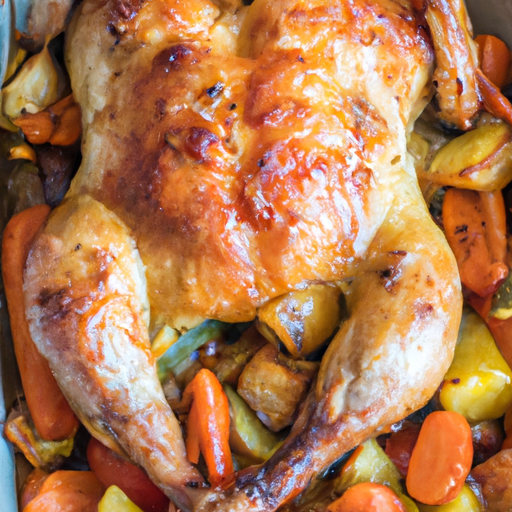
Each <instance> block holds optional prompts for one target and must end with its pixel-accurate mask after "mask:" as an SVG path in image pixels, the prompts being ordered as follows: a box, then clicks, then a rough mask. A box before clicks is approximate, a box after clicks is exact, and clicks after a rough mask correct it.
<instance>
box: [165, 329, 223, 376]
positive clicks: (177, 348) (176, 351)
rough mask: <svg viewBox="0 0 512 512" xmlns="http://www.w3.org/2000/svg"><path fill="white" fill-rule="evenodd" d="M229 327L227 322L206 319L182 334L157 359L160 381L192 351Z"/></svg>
mask: <svg viewBox="0 0 512 512" xmlns="http://www.w3.org/2000/svg"><path fill="white" fill-rule="evenodd" d="M228 328H229V326H228V325H227V324H224V323H222V322H219V321H217V320H206V321H205V322H203V323H202V324H201V325H199V326H198V327H196V328H195V329H191V330H190V331H188V332H186V333H185V334H182V335H181V336H180V338H179V339H178V341H177V342H176V343H174V344H172V345H171V346H170V347H169V349H168V350H167V351H166V352H165V354H163V355H162V356H161V357H160V359H158V361H157V369H158V378H159V379H160V382H164V381H165V378H166V375H168V374H169V373H171V374H172V373H173V372H174V371H175V370H176V368H177V367H178V366H179V365H180V364H181V363H183V362H184V361H186V360H187V359H188V358H189V357H190V354H192V352H194V351H195V350H197V349H198V348H199V347H201V346H202V345H204V344H205V343H206V342H208V341H209V340H212V339H214V338H217V337H219V336H221V335H222V333H224V332H225V331H226V330H227V329H228Z"/></svg>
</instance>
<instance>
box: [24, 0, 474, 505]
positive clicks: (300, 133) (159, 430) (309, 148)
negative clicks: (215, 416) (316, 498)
mask: <svg viewBox="0 0 512 512" xmlns="http://www.w3.org/2000/svg"><path fill="white" fill-rule="evenodd" d="M418 3H419V2H413V1H412V0H255V2H254V3H253V4H252V5H251V6H250V7H244V6H243V5H242V4H241V3H239V2H238V1H237V0H218V1H215V2H211V1H210V0H147V1H145V2H142V1H141V0H84V2H82V4H81V5H80V7H79V9H78V10H77V12H76V13H75V16H74V18H73V21H72V24H71V26H70V28H69V30H68V34H67V43H66V59H67V64H68V69H69V71H70V76H71V81H72V86H73V91H74V95H75V98H76V100H77V102H78V103H79V104H80V106H81V108H82V114H83V124H84V131H83V141H82V151H83V161H82V165H81V167H80V170H79V172H78V174H77V176H76V177H75V178H74V181H73V183H72V186H71V189H70V191H69V193H68V195H67V197H66V199H65V200H64V202H63V204H62V205H61V206H59V207H58V208H57V209H56V210H55V211H54V212H53V213H52V215H51V216H50V219H49V221H48V223H47V225H46V227H45V229H44V231H43V232H42V233H41V234H40V236H39V237H38V239H37V240H36V242H35V245H34V247H33V249H32V251H31V253H30V255H29V259H28V262H27V268H26V273H25V293H26V307H27V317H28V319H29V323H30V329H31V333H32V336H33V338H34V341H35V342H36V344H37V346H38V348H39V350H40V351H41V352H42V354H43V355H44V356H45V357H46V358H47V359H48V360H49V363H50V366H51V368H52V371H53V372H54V374H55V376H56V378H57V381H58V383H59V385H60V386H61V388H62V390H63V392H64V393H65V395H66V397H67V398H68V400H69V402H70V404H71V406H72V407H73V409H74V410H75V411H76V412H77V414H78V416H79V417H80V419H81V420H82V422H83V423H84V424H85V425H86V426H87V427H88V428H89V430H90V431H91V433H92V434H93V435H94V436H96V437H98V438H100V439H101V440H102V441H103V442H104V443H106V444H108V445H109V446H111V447H113V448H114V449H116V450H117V451H118V452H120V453H124V454H126V455H127V456H129V457H130V458H131V459H132V460H133V461H134V462H136V463H137V464H139V465H141V466H142V467H143V468H144V469H145V470H146V472H147V473H148V475H149V476H150V477H151V478H152V479H153V481H154V482H155V483H156V484H157V485H159V486H160V487H161V488H162V489H163V490H164V491H165V492H166V493H167V494H168V495H169V496H170V497H171V498H172V499H173V500H174V501H175V502H176V503H177V504H178V505H179V506H180V507H181V508H182V509H184V510H198V511H199V510H203V511H206V510H219V511H232V510H240V511H247V510H255V511H257V510H258V511H269V512H270V511H273V510H276V509H277V508H278V507H279V506H280V505H282V504H283V503H286V502H288V501H290V500H291V499H292V498H293V497H294V496H296V495H297V494H298V493H300V492H301V491H302V490H303V489H304V488H305V487H306V486H307V485H308V483H309V482H310V481H311V479H312V478H313V477H314V476H315V475H316V474H317V473H318V472H319V471H321V470H322V468H324V467H326V466H328V465H329V464H331V463H332V462H334V461H335V460H336V459H337V458H339V457H340V456H341V455H342V454H343V453H344V452H346V451H347V450H349V449H350V448H352V447H354V446H355V445H356V444H358V443H360V442H362V441H364V440H365V439H367V438H369V437H371V436H375V435H377V433H378V432H379V431H380V430H381V429H383V428H385V427H386V426H387V425H390V424H391V423H393V422H395V421H398V420H399V419H401V418H403V417H404V416H405V415H407V414H408V413H410V412H412V411H413V410H415V409H417V408H419V407H421V406H422V405H423V404H424V403H425V402H426V401H427V400H428V399H429V398H430V396H431V395H432V394H433V392H434V391H435V389H436V388H437V386H438V384H439V382H440V381H441V379H442V377H443V375H444V373H445V371H446V369H447V368H448V366H449V364H450V361H451V358H452V355H453V350H454V345H455V341H456V338H457V328H458V323H459V321H460V314H461V307H462V303H461V294H460V285H459V281H458V273H457V267H456V263H455V261H454V258H453V256H452V255H451V253H450V251H449V248H448V246H447V244H446V242H445V240H444V237H443V235H442V234H441V233H440V232H439V231H438V229H437V228H436V226H435V225H434V224H433V222H432V221H431V219H430V216H429V214H428V212H427V210H426V207H425V204H424V202H423V199H422V197H421V194H420V191H419V189H418V185H417V183H416V178H415V175H414V169H413V165H412V161H411V157H410V156H409V155H408V153H407V148H406V144H407V136H408V133H409V131H410V129H411V127H412V123H413V122H414V120H415V118H416V117H417V115H418V114H419V112H421V110H422V108H423V107H424V106H425V105H426V103H427V101H429V100H430V98H431V97H432V90H431V77H432V73H433V69H434V49H433V46H432V44H431V41H430V39H429V36H428V34H427V32H426V31H425V28H424V26H423V24H422V23H423V21H424V17H423V15H422V13H420V12H418V11H417V10H416V9H415V7H414V4H418ZM466 121H467V116H466V117H465V122H466ZM319 282H345V283H347V286H346V290H347V302H348V308H349V313H350V316H349V319H348V320H347V321H346V322H345V323H344V324H343V326H342V328H341V329H340V331H339V332H338V334H337V335H336V336H335V338H334V340H333V341H332V342H331V344H330V346H329V348H328V350H327V352H326V354H325V356H324V357H323V360H322V363H321V368H320V373H319V376H318V379H317V381H316V384H315V389H314V390H313V391H312V393H311V394H310V397H309V399H308V401H307V406H306V407H304V409H303V412H302V414H301V416H300V417H299V419H298V420H297V423H296V425H295V426H294V428H293V430H292V434H291V436H290V438H289V439H288V440H287V442H286V443H285V444H284V445H283V446H282V447H281V448H280V449H279V450H278V451H277V452H276V453H275V454H274V455H273V457H272V458H271V459H270V460H269V461H268V462H267V463H266V464H264V465H263V466H261V467H257V468H249V469H248V470H246V471H244V472H241V473H240V474H239V475H237V477H236V478H235V479H234V480H233V482H232V483H231V485H230V486H228V487H226V486H224V487H222V488H218V489H211V490H208V489H207V488H206V484H204V482H203V479H202V477H201V475H200V474H199V472H198V471H197V470H196V469H195V468H194V467H193V465H191V464H190V463H189V462H188V461H187V458H186V453H185V448H184V443H183V440H182V438H181V432H180V427H179V424H178V422H177V420H176V419H175V418H174V416H173V413H172V411H171V410H170V408H169V407H168V405H167V404H166V402H165V399H164V397H163V393H162V391H161V388H160V384H159V382H158V379H157V376H156V370H155V363H154V360H153V359H152V356H151V353H150V351H149V335H148V329H152V328H153V327H154V326H158V325H162V324H163V323H166V324H168V325H170V326H172V327H174V328H176V329H178V330H181V331H183V330H186V329H190V328H192V327H194V326H196V325H198V324H199V323H200V322H202V321H203V320H204V319H207V318H213V319H218V320H222V321H225V322H243V321H250V320H253V319H254V318H255V317H256V316H257V312H258V308H259V307H260V306H262V305H263V304H265V303H266V302H267V301H269V300H270V299H273V298H275V297H278V296H280V295H282V294H284V293H287V292H289V291H292V290H296V289H304V288H307V286H308V285H309V284H311V283H319Z"/></svg>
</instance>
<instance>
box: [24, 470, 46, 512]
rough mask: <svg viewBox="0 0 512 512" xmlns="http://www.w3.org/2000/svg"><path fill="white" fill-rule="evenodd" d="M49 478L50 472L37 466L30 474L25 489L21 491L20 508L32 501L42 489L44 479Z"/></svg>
mask: <svg viewBox="0 0 512 512" xmlns="http://www.w3.org/2000/svg"><path fill="white" fill-rule="evenodd" d="M47 478H48V473H47V472H46V471H43V470H42V469H40V468H35V469H34V470H33V471H32V472H31V473H30V475H28V477H27V479H26V480H25V483H24V484H23V490H22V491H21V498H20V510H23V509H24V508H25V507H26V506H27V505H28V504H29V502H30V501H32V500H33V499H34V498H35V497H36V496H37V495H38V494H39V491H40V490H41V487H42V486H43V483H44V481H45V480H46V479H47Z"/></svg>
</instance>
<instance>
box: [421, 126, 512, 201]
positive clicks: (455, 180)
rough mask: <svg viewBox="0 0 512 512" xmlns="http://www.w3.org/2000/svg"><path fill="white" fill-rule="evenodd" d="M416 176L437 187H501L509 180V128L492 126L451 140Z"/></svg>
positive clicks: (511, 167)
mask: <svg viewBox="0 0 512 512" xmlns="http://www.w3.org/2000/svg"><path fill="white" fill-rule="evenodd" d="M418 177H419V178H420V180H427V181H431V182H434V183H436V184H438V185H439V186H452V187H458V188H466V189H470V190H481V191H493V190H498V189H501V188H503V187H504V186H505V185H506V184H507V183H509V182H510V181H511V180H512V128H510V127H509V126H508V125H506V124H504V123H493V124H488V125H483V126H480V127H479V128H477V129H476V130H473V131H470V132H468V133H465V134H464V135H461V136H460V137H457V138H456V139H453V140H452V141H451V142H449V143H448V144H447V145H446V146H444V147H443V148H441V149H440V150H439V152H438V153H437V154H436V156H435V157H434V160H433V161H432V165H431V166H430V169H429V170H428V171H426V172H422V171H420V172H419V173H418Z"/></svg>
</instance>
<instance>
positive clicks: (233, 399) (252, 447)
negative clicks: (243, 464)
mask: <svg viewBox="0 0 512 512" xmlns="http://www.w3.org/2000/svg"><path fill="white" fill-rule="evenodd" d="M224 391H225V392H226V396H227V397H228V400H229V405H230V414H231V429H230V435H229V444H230V445H231V448H232V450H233V452H234V453H236V454H237V455H241V456H242V457H243V458H245V459H246V460H247V462H249V463H251V464H257V463H259V462H263V461H265V460H267V459H268V457H269V456H270V455H271V453H272V451H273V449H274V448H275V447H276V445H277V444H278V443H279V437H278V436H276V435H275V434H274V433H273V432H271V431H270V430H268V429H267V428H266V427H265V426H264V425H263V424H262V423H261V421H260V420H259V419H258V416H256V413H255V412H254V411H253V410H252V409H251V408H250V407H249V406H248V405H247V404H246V402H245V401H244V400H243V399H242V398H241V397H240V396H239V395H238V393H237V392H236V391H234V390H233V388H232V387H231V386H229V385H228V384H226V385H224Z"/></svg>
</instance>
